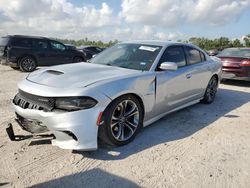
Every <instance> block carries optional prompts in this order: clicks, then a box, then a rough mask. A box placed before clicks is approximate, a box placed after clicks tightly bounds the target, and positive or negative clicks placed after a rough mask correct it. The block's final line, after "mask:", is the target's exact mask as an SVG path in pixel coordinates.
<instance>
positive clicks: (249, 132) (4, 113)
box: [0, 65, 250, 188]
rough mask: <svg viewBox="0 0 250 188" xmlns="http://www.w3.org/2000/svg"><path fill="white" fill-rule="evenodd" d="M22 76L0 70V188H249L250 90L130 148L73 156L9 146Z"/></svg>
mask: <svg viewBox="0 0 250 188" xmlns="http://www.w3.org/2000/svg"><path fill="white" fill-rule="evenodd" d="M25 76H26V74H25V73H21V72H19V71H15V70H12V69H11V68H9V67H6V66H2V65H0V187H18V188H19V187H65V188H68V187H213V188H214V187H237V188H238V187H246V188H247V187H250V83H246V82H239V81H237V82H236V81H227V82H225V83H223V84H221V85H220V88H219V91H218V93H217V97H216V100H215V102H214V103H213V104H211V105H204V104H196V105H194V106H192V107H189V108H186V109H184V110H181V111H178V112H175V113H173V114H170V115H168V116H166V117H165V118H163V119H161V120H160V121H158V122H156V123H154V124H153V125H151V126H149V127H146V128H145V129H143V130H142V132H141V133H140V134H139V135H137V137H136V139H135V140H134V141H133V142H132V143H130V144H129V145H126V146H123V147H119V148H111V147H107V146H101V148H99V149H98V150H97V151H94V152H76V151H71V150H62V149H60V148H57V147H55V146H52V145H50V140H48V139H43V140H39V139H34V140H22V141H15V142H11V141H10V140H9V139H8V137H7V134H6V132H5V126H6V124H7V123H8V122H13V118H14V113H13V110H12V106H11V99H12V98H13V97H14V95H15V93H16V90H17V86H16V84H17V82H18V81H19V80H20V79H21V78H23V77H25ZM15 131H16V133H17V134H20V135H28V133H26V132H24V131H22V130H21V129H20V128H18V127H15Z"/></svg>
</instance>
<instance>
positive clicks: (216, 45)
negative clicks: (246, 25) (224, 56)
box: [56, 34, 250, 50]
mask: <svg viewBox="0 0 250 188" xmlns="http://www.w3.org/2000/svg"><path fill="white" fill-rule="evenodd" d="M56 40H58V41H61V42H62V43H64V44H72V45H74V46H87V45H90V46H99V47H109V46H112V45H114V44H116V43H118V42H119V41H118V40H114V41H112V40H111V41H109V42H106V43H105V42H102V41H100V40H98V41H93V40H89V39H88V38H84V39H80V40H70V39H56ZM243 41H244V43H241V41H240V40H239V39H234V40H230V39H229V38H227V37H220V38H216V39H208V38H204V37H192V38H190V39H189V40H188V41H181V40H178V42H185V43H192V44H195V45H197V46H199V47H200V48H202V49H204V50H212V49H216V50H223V49H225V48H230V47H243V46H246V47H250V34H248V35H246V36H245V38H244V39H243Z"/></svg>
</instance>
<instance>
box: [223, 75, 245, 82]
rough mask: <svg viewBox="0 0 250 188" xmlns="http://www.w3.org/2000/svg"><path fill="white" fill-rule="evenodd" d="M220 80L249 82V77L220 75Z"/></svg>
mask: <svg viewBox="0 0 250 188" xmlns="http://www.w3.org/2000/svg"><path fill="white" fill-rule="evenodd" d="M221 78H222V79H229V80H244V81H250V77H244V76H237V75H236V74H234V73H222V76H221Z"/></svg>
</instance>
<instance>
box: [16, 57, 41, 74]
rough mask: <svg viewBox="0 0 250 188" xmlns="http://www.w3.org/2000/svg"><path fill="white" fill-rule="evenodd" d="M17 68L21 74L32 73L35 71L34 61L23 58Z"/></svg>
mask: <svg viewBox="0 0 250 188" xmlns="http://www.w3.org/2000/svg"><path fill="white" fill-rule="evenodd" d="M19 67H20V69H21V71H23V72H32V71H34V70H36V67H37V64H36V60H35V59H34V58H33V57H30V56H25V57H23V58H22V59H21V60H20V61H19Z"/></svg>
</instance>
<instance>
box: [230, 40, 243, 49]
mask: <svg viewBox="0 0 250 188" xmlns="http://www.w3.org/2000/svg"><path fill="white" fill-rule="evenodd" d="M242 46H243V45H242V44H241V42H240V40H239V39H235V40H233V41H232V47H242Z"/></svg>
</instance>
